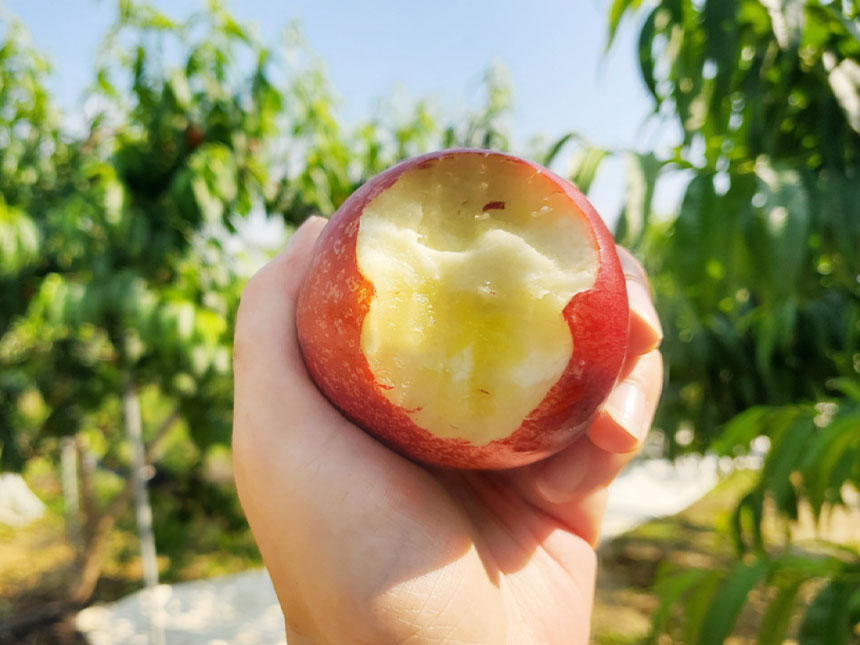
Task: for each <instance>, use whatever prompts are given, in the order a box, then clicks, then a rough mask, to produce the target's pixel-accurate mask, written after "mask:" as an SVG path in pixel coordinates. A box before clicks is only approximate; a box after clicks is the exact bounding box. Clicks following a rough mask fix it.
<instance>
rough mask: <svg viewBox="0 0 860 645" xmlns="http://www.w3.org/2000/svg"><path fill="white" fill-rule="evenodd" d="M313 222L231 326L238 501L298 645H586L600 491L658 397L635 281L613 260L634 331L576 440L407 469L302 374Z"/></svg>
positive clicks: (255, 282) (651, 337)
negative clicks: (518, 464) (472, 466)
mask: <svg viewBox="0 0 860 645" xmlns="http://www.w3.org/2000/svg"><path fill="white" fill-rule="evenodd" d="M324 225H325V220H322V219H320V218H313V219H311V220H309V221H308V222H306V223H305V224H304V225H303V226H302V227H301V228H300V229H299V230H298V231H297V232H296V234H295V235H294V237H293V239H292V241H291V242H290V245H289V246H288V248H287V249H286V250H285V251H284V252H282V253H281V254H280V255H279V256H278V257H277V258H275V259H274V260H273V261H272V262H270V263H269V264H268V265H267V266H266V267H264V268H263V269H262V270H261V271H260V272H259V273H258V274H257V275H255V276H254V277H253V278H252V279H251V280H250V281H249V283H248V285H247V287H246V289H245V292H244V293H243V295H242V303H241V305H240V307H239V314H238V319H237V323H236V339H235V350H234V371H235V412H234V427H233V459H234V465H235V476H236V485H237V488H238V491H239V498H240V500H241V502H242V506H243V508H244V510H245V513H246V515H247V517H248V522H249V523H250V526H251V530H252V531H253V533H254V537H255V538H256V540H257V544H258V545H259V548H260V552H261V554H262V556H263V560H264V562H265V564H266V567H267V569H268V571H269V574H270V575H271V578H272V582H273V584H274V587H275V590H276V592H277V594H278V599H279V601H280V604H281V607H282V608H283V611H284V616H285V620H286V627H287V635H288V641H289V643H290V645H294V644H295V643H305V642H307V643H401V642H405V641H410V642H414V643H423V642H434V643H482V644H483V643H518V644H519V643H586V642H587V641H588V633H589V626H590V621H591V607H592V600H593V596H594V585H595V577H596V561H597V559H596V555H595V552H594V546H595V545H596V543H597V541H598V539H599V531H600V523H601V520H602V517H603V514H604V509H605V504H606V494H607V493H606V487H607V485H608V484H609V483H610V482H611V481H612V480H613V479H614V478H615V476H616V475H617V474H618V473H619V471H620V470H621V469H622V468H623V467H624V466H625V465H626V464H627V463H628V462H629V461H630V460H631V459H632V458H633V457H634V456H635V454H636V452H637V450H638V448H639V447H640V446H641V444H642V441H643V440H644V438H645V435H646V434H647V431H648V429H649V427H650V424H651V420H652V418H653V415H654V410H655V408H656V406H657V401H658V399H659V395H660V389H661V386H662V381H663V377H662V370H663V367H662V360H661V357H660V353H659V351H658V350H657V346H658V345H659V342H660V338H661V334H662V332H661V329H660V323H659V320H658V318H657V315H656V312H655V311H654V308H653V305H652V304H651V299H650V296H649V292H648V286H647V279H646V277H645V274H644V272H643V270H642V268H641V266H640V265H639V264H638V262H636V260H635V259H633V257H632V256H631V255H630V254H629V253H628V252H627V251H626V250H624V249H619V253H620V256H621V260H622V265H623V267H624V273H625V276H626V277H627V288H628V294H629V298H630V308H631V324H630V339H629V350H628V356H627V359H626V361H625V366H624V368H623V371H622V375H621V378H620V379H619V382H618V384H617V385H616V387H615V389H614V390H613V392H612V393H611V394H610V396H609V399H608V400H607V402H606V404H605V406H604V407H603V409H602V411H600V412H598V413H597V414H596V415H595V418H594V420H593V421H592V423H591V425H590V427H589V429H588V432H587V433H586V434H585V435H583V436H582V437H580V438H579V439H577V440H576V441H574V443H573V444H571V445H570V446H568V447H567V448H566V449H565V450H563V451H562V452H560V453H558V454H556V455H554V456H552V457H550V458H548V459H546V460H544V461H541V462H539V463H536V464H532V465H530V466H526V467H523V468H517V469H513V470H507V471H495V472H483V471H451V470H442V469H436V468H430V467H426V466H422V465H419V464H416V463H414V462H412V461H409V460H408V459H406V458H404V457H402V456H400V455H398V454H396V453H394V452H392V451H391V450H389V449H388V448H387V447H385V446H384V445H382V444H380V443H379V442H377V441H376V440H375V439H373V438H372V437H371V436H370V435H368V434H366V433H365V432H363V431H362V430H361V429H360V428H358V427H356V426H355V425H353V424H352V423H350V422H349V421H348V420H347V419H346V418H344V417H343V416H342V415H341V414H340V412H338V410H337V409H335V408H334V407H332V405H331V404H330V403H329V402H328V401H327V400H326V399H325V397H323V395H322V394H320V392H319V391H318V390H317V388H316V387H315V386H314V384H313V382H312V381H311V380H310V377H309V376H308V374H307V371H306V369H305V366H304V363H303V361H302V357H301V353H300V351H299V346H298V342H297V340H296V329H295V303H296V298H297V296H298V291H299V288H300V286H301V284H302V281H303V279H304V275H305V272H306V269H307V266H308V262H309V260H310V257H311V254H312V249H313V244H314V241H315V240H316V238H317V236H318V235H319V233H320V231H321V230H322V228H323V226H324Z"/></svg>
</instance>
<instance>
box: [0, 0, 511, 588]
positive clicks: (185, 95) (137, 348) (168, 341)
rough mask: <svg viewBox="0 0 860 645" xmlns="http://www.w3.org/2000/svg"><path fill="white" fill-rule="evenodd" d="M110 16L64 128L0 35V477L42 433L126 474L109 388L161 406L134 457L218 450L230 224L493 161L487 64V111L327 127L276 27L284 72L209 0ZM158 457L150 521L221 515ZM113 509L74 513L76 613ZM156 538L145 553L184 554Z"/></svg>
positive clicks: (498, 82) (43, 440)
mask: <svg viewBox="0 0 860 645" xmlns="http://www.w3.org/2000/svg"><path fill="white" fill-rule="evenodd" d="M117 8H118V13H117V20H116V22H115V24H114V25H113V26H112V27H111V29H110V31H109V32H108V33H107V34H106V36H105V38H104V43H103V47H102V51H101V54H100V56H99V61H98V65H97V69H96V70H95V74H94V78H93V83H92V86H91V87H90V88H89V89H88V91H87V96H88V97H89V102H88V105H90V106H94V107H93V108H92V109H90V111H89V113H88V115H87V119H86V122H85V124H84V125H83V127H82V126H81V125H80V124H78V125H76V126H74V127H65V128H64V127H62V125H61V114H60V112H59V110H58V109H57V107H56V106H55V105H54V103H53V101H52V100H51V97H50V95H49V93H48V91H47V90H46V81H47V78H48V75H49V73H50V70H49V66H48V64H47V63H46V61H45V60H44V59H43V58H42V57H41V56H39V54H38V53H36V52H35V51H33V49H32V48H31V47H30V46H28V45H27V44H26V40H25V38H24V37H23V28H22V27H21V26H20V25H19V24H17V23H16V22H15V21H14V20H13V19H8V18H4V19H3V22H2V23H0V30H2V33H0V36H2V40H0V58H2V61H3V65H2V67H0V191H2V192H0V463H2V467H3V468H4V469H9V468H12V469H17V468H20V467H21V466H22V465H23V464H24V463H25V462H26V461H27V460H28V459H30V458H33V457H36V456H39V455H43V454H51V451H54V450H56V442H55V440H54V438H55V437H58V436H62V435H78V436H83V435H85V436H87V437H88V438H89V439H90V444H91V445H92V446H93V447H94V450H96V452H97V453H98V454H97V457H98V459H99V467H100V468H105V469H107V470H112V471H114V472H125V471H126V470H127V468H128V464H127V456H126V451H125V448H124V439H123V434H122V432H121V430H120V428H121V427H122V412H121V398H122V395H123V391H124V388H127V387H129V385H131V386H132V387H134V388H135V389H141V390H144V391H156V392H158V400H159V401H160V402H162V403H165V402H166V403H167V405H159V406H157V410H156V412H155V413H150V414H147V411H146V410H145V411H144V426H145V427H144V434H145V437H146V438H149V439H151V440H152V442H153V445H151V446H150V450H149V453H150V457H152V456H153V454H156V450H155V445H154V443H155V442H157V441H159V440H160V439H162V438H163V437H164V434H165V431H167V430H169V429H170V428H171V427H173V426H174V424H175V422H177V421H181V422H182V423H183V424H184V426H185V428H186V431H187V433H188V434H189V435H190V440H191V441H192V442H193V443H194V444H195V445H196V446H197V450H190V452H189V450H183V451H182V452H183V453H189V454H191V455H194V454H197V455H202V454H203V452H201V451H200V450H199V449H202V450H204V451H205V449H206V447H207V446H211V445H215V444H222V445H225V446H226V445H229V433H230V423H231V406H232V379H231V375H230V359H231V350H232V323H233V318H234V315H235V311H236V307H237V305H238V297H239V293H240V291H241V284H242V277H241V276H240V273H239V270H238V264H237V262H238V259H237V257H236V256H235V255H234V254H232V253H229V252H228V251H227V250H226V249H225V244H224V243H225V240H227V238H228V236H229V234H230V233H232V232H234V231H235V230H236V225H237V223H238V222H239V221H240V220H241V218H243V217H245V216H247V215H248V214H249V213H250V212H251V211H252V210H253V209H256V210H259V211H261V212H264V213H266V214H268V215H269V216H274V217H281V218H283V219H284V220H285V221H286V222H287V223H288V224H289V225H293V224H297V223H299V222H301V221H302V220H303V219H304V218H305V217H307V216H308V215H310V214H313V213H320V214H323V215H329V214H331V213H332V212H333V211H334V209H336V208H337V206H339V205H340V203H341V202H342V201H343V200H345V199H346V197H347V196H348V195H349V194H350V193H352V192H353V191H354V190H355V188H357V187H358V186H359V185H361V183H363V182H364V181H365V180H366V179H367V178H368V177H370V176H372V175H374V174H376V173H377V172H379V171H381V170H382V169H384V168H385V167H387V166H389V165H391V164H393V163H395V162H396V161H399V160H400V159H402V158H404V157H406V156H412V155H415V154H418V153H421V152H425V151H427V150H430V149H434V148H439V147H442V146H473V147H479V146H485V147H494V148H503V149H504V148H506V147H507V135H506V131H505V126H504V119H505V116H506V113H507V110H508V108H509V105H510V89H509V86H508V84H507V81H506V79H505V78H504V75H503V73H502V72H501V71H500V70H494V69H493V70H490V71H489V72H488V75H487V78H486V80H485V91H486V104H485V105H484V106H482V107H480V108H479V109H478V110H476V111H475V112H474V113H472V114H466V115H464V116H463V118H461V119H458V120H457V121H452V123H451V124H450V125H449V124H444V123H443V122H442V121H441V120H440V119H439V117H438V115H437V114H436V111H435V109H434V108H433V106H432V104H430V103H429V102H427V101H419V102H417V103H416V104H414V105H411V106H409V107H408V108H407V109H405V110H404V109H402V108H398V107H397V106H395V105H393V104H392V105H390V106H388V107H386V108H384V109H383V110H382V111H381V112H380V114H378V115H377V116H376V117H374V118H373V119H371V120H369V121H367V122H365V123H361V124H359V125H358V126H357V127H356V128H354V129H352V128H346V127H344V126H343V125H342V124H341V123H340V121H339V120H338V117H337V101H336V100H335V98H334V95H333V93H332V91H331V89H330V88H329V87H328V85H327V82H326V79H325V75H324V73H323V70H322V67H321V65H320V63H319V62H318V61H317V60H315V59H314V58H313V57H312V56H311V55H310V54H308V51H307V48H306V47H305V46H304V45H303V43H302V42H301V40H300V37H299V35H298V32H297V31H296V30H294V29H292V30H290V31H289V32H288V39H287V43H286V47H287V48H289V50H290V51H291V53H292V54H293V56H292V57H290V58H292V59H298V61H299V62H298V63H292V64H287V62H286V58H287V57H284V56H283V55H281V54H280V53H279V50H277V49H274V48H269V47H266V46H264V45H263V44H261V43H260V42H259V41H258V40H257V39H256V38H255V37H254V35H253V33H252V31H250V30H249V29H247V28H245V27H244V26H242V25H239V24H238V23H237V22H236V21H235V20H234V19H233V18H232V17H231V16H230V15H229V13H228V12H227V11H226V10H225V9H224V7H223V6H222V5H221V4H220V3H218V2H209V3H208V4H207V5H206V7H205V10H203V11H201V12H199V13H196V14H194V15H192V16H190V17H189V18H188V19H187V20H184V21H180V22H177V21H173V20H171V19H170V18H168V17H167V16H165V15H163V14H161V13H159V12H157V11H155V10H154V9H152V8H151V7H149V6H147V5H145V4H138V3H135V2H132V1H130V0H120V1H119V2H118V4H117ZM171 410H172V412H171ZM46 451H47V453H46ZM168 457H170V459H165V461H164V463H163V464H162V466H161V468H160V469H159V471H158V472H160V473H161V474H160V475H159V476H160V477H161V478H162V479H163V477H164V475H165V473H166V475H167V477H168V482H167V484H168V485H167V491H168V492H167V494H166V496H165V495H161V497H159V495H156V497H155V498H154V504H155V513H156V516H157V517H158V516H160V514H163V513H161V511H160V510H159V509H160V507H162V506H163V507H164V508H165V509H171V508H177V507H179V508H183V509H185V511H183V512H186V511H187V512H192V511H194V510H195V508H196V507H195V505H196V506H199V507H201V508H197V509H196V510H197V511H200V510H201V509H203V506H205V505H206V504H210V505H211V504H215V505H216V506H218V508H220V509H221V510H223V502H224V500H223V499H221V497H219V496H218V495H214V497H213V493H212V491H208V492H207V491H204V490H202V489H200V485H201V478H200V471H201V466H202V459H201V458H200V457H191V458H190V461H189V460H188V459H186V460H184V461H183V460H181V459H180V460H179V461H180V462H181V464H178V463H177V464H174V463H173V462H174V461H176V459H174V458H173V457H174V455H168ZM171 464H172V465H171ZM171 482H172V483H171ZM162 483H163V482H162ZM195 486H196V488H195ZM170 491H174V492H172V493H171V492H170ZM189 491H192V492H193V491H197V492H196V493H193V495H191V496H190V497H189ZM156 492H157V491H156ZM124 493H125V494H129V493H130V488H129V487H127V489H126V490H125V491H124ZM171 495H173V497H174V498H176V499H171ZM177 495H179V496H181V497H182V499H181V500H180V499H179V498H178V497H176V496H177ZM189 500H190V501H189ZM207 500H208V501H207ZM213 500H214V501H213ZM127 501H128V499H127V497H124V496H123V493H121V494H120V495H119V496H118V497H116V498H115V499H114V500H113V502H111V503H110V504H109V505H108V506H107V507H105V508H99V509H96V516H97V517H93V518H89V519H88V524H89V525H90V529H91V530H90V535H89V538H90V539H89V543H90V547H91V548H90V549H89V553H88V554H87V555H86V556H85V557H86V558H89V560H88V561H87V563H85V571H89V572H90V573H89V579H88V580H82V582H81V583H80V584H79V586H78V588H77V589H76V591H75V592H73V595H74V596H75V597H77V598H78V599H85V598H86V597H87V596H88V595H89V593H91V591H92V588H93V586H94V584H95V581H96V580H97V577H98V571H99V570H100V565H99V562H100V558H101V555H100V554H99V552H98V551H99V548H97V547H98V544H99V541H100V540H101V544H103V543H104V539H103V538H104V536H105V534H106V532H107V531H109V529H110V527H111V526H112V525H113V522H114V521H116V520H117V519H118V518H121V517H123V513H124V512H125V509H126V504H125V503H124V502H127ZM233 502H235V500H233ZM85 506H87V504H86V503H85ZM92 506H93V505H92V504H90V507H92ZM234 506H235V504H234ZM190 507H195V508H190ZM189 508H190V510H189ZM90 510H92V508H90ZM203 510H204V512H205V509H203ZM165 512H167V511H165ZM99 517H101V520H104V519H105V518H107V520H108V521H107V523H105V522H102V523H101V524H99V521H100V520H99ZM168 529H169V527H168ZM168 529H165V530H166V531H167V533H164V534H162V539H165V540H172V539H177V540H179V541H182V540H183V539H184V540H186V541H187V540H188V535H187V531H186V532H183V536H179V537H178V536H177V535H175V534H176V531H172V530H168ZM157 530H158V527H157ZM87 567H89V569H88V568H87ZM86 576H87V574H86V573H85V576H84V577H85V578H86ZM93 576H95V577H93Z"/></svg>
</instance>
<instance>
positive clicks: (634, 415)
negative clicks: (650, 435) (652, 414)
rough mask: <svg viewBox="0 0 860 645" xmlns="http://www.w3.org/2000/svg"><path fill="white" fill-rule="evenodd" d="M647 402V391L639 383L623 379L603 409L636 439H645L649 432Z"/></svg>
mask: <svg viewBox="0 0 860 645" xmlns="http://www.w3.org/2000/svg"><path fill="white" fill-rule="evenodd" d="M645 403H646V401H645V391H644V390H643V389H642V388H641V387H640V386H639V385H637V384H636V383H632V382H629V381H622V382H621V383H619V384H618V385H616V386H615V389H614V390H612V393H611V394H610V395H609V398H608V399H607V401H606V404H605V405H604V407H603V410H604V412H606V413H607V414H608V415H609V416H610V417H612V420H613V421H615V423H617V424H618V425H619V426H620V427H621V428H622V429H623V430H624V431H625V432H626V433H627V434H629V435H630V436H631V437H633V438H634V439H636V441H643V440H644V439H645V435H646V434H647V432H648V428H647V426H646V424H645V418H644V417H645Z"/></svg>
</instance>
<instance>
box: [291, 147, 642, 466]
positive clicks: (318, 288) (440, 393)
mask: <svg viewBox="0 0 860 645" xmlns="http://www.w3.org/2000/svg"><path fill="white" fill-rule="evenodd" d="M296 315H297V325H298V338H299V343H300V346H301V349H302V355H303V357H304V360H305V364H306V366H307V368H308V371H309V373H310V375H311V377H312V378H313V380H314V382H315V383H316V384H317V387H318V388H319V389H320V390H321V391H322V393H323V394H325V396H326V397H327V398H328V399H329V400H330V401H331V402H332V403H333V404H334V405H335V406H337V407H338V408H339V409H340V410H341V411H342V412H343V413H344V414H345V415H346V416H347V417H348V418H349V419H351V420H352V421H353V422H355V423H356V424H358V425H359V426H361V427H362V428H364V429H365V430H366V431H368V432H369V433H371V434H372V435H374V436H375V437H377V438H378V439H380V440H381V441H383V442H384V443H386V444H387V445H389V446H390V447H392V448H394V449H395V450H397V451H399V452H401V453H402V454H404V455H406V456H409V457H411V458H413V459H416V460H419V461H421V462H424V463H427V464H432V465H438V466H445V467H456V468H511V467H515V466H522V465H525V464H528V463H531V462H534V461H537V460H539V459H542V458H544V457H547V456H549V455H551V454H553V453H554V452H557V451H558V450H561V449H562V448H563V447H564V446H566V445H568V444H569V443H570V442H571V441H572V440H573V439H575V438H576V437H577V436H579V435H580V433H582V432H583V431H584V429H585V428H586V427H587V424H588V423H589V421H590V419H591V418H592V416H593V415H594V414H595V412H596V411H597V409H598V408H599V406H600V405H601V403H602V402H603V401H604V399H605V398H606V396H607V395H608V394H609V391H610V390H611V389H612V387H613V385H614V383H615V381H616V379H617V377H618V374H619V371H620V369H621V364H622V361H623V360H624V355H625V351H626V345H627V327H628V305H627V293H626V288H625V282H624V276H623V274H622V271H621V266H620V264H619V261H618V256H617V255H616V252H615V245H614V243H613V240H612V236H611V234H610V233H609V231H608V230H607V229H606V226H605V225H604V223H603V221H602V220H601V219H600V216H599V215H598V214H597V213H596V211H595V210H594V208H593V207H592V206H591V204H589V203H588V201H587V200H586V198H585V197H584V196H583V195H582V193H580V192H579V190H577V188H576V187H575V186H573V184H571V183H570V182H568V181H566V180H564V179H562V178H560V177H558V176H557V175H555V174H554V173H552V172H551V171H549V170H547V169H546V168H542V167H541V166H538V165H536V164H534V163H531V162H528V161H525V160H523V159H519V158H517V157H513V156H511V155H507V154H502V153H498V152H487V151H479V150H445V151H442V152H436V153H432V154H429V155H424V156H421V157H417V158H415V159H411V160H408V161H405V162H403V163H401V164H399V165H397V166H395V167H393V168H390V169H389V170H387V171H385V172H383V173H381V174H380V175H378V176H376V177H374V178H373V179H371V180H370V181H368V182H367V183H366V184H365V185H364V186H362V187H361V188H360V189H359V190H358V191H356V192H355V194H353V195H352V196H351V197H350V198H349V199H348V200H347V201H346V202H344V204H343V205H342V206H341V207H340V209H338V211H337V213H335V214H334V216H333V217H332V218H331V220H330V222H329V223H328V225H327V226H326V228H325V230H324V231H323V232H322V234H321V235H320V238H319V240H318V241H317V245H316V249H315V253H314V258H313V260H312V262H311V266H310V269H309V272H308V275H307V278H306V281H305V283H304V285H303V287H302V289H301V292H300V295H299V301H298V309H297V314H296Z"/></svg>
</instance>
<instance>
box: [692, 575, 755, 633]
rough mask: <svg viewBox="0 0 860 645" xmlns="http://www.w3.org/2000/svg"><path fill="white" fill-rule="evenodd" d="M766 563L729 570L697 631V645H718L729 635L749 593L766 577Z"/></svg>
mask: <svg viewBox="0 0 860 645" xmlns="http://www.w3.org/2000/svg"><path fill="white" fill-rule="evenodd" d="M769 566H770V565H769V563H768V562H766V561H764V560H759V561H758V562H756V563H754V564H749V565H748V564H740V565H738V566H736V567H735V568H734V570H732V572H731V573H730V574H729V576H728V578H726V580H725V582H724V583H723V584H722V586H721V587H720V590H719V591H718V592H717V595H716V596H715V597H714V599H713V602H712V603H711V607H710V610H709V611H708V614H707V616H706V617H705V621H704V623H703V624H702V628H701V630H700V631H699V641H698V642H699V643H700V644H701V645H721V644H722V643H723V642H724V641H725V640H726V638H728V636H729V634H731V632H732V629H733V628H734V625H735V622H736V621H737V618H738V614H739V613H740V611H741V608H742V607H743V605H744V602H745V601H746V597H747V594H748V593H749V592H750V590H751V589H752V588H753V587H754V586H756V585H757V584H759V583H760V582H761V581H762V580H763V579H764V577H765V576H766V575H767V572H768V568H769Z"/></svg>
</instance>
